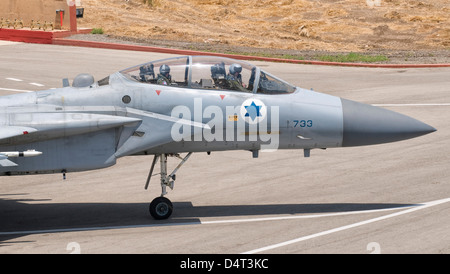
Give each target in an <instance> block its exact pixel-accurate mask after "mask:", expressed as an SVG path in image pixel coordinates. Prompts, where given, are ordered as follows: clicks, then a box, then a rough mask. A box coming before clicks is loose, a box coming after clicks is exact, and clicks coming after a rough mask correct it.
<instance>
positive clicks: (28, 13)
mask: <svg viewBox="0 0 450 274" xmlns="http://www.w3.org/2000/svg"><path fill="white" fill-rule="evenodd" d="M68 2H70V1H67V0H0V18H3V21H5V20H6V19H8V20H9V21H14V20H15V19H17V20H23V24H24V27H25V28H30V26H31V20H34V21H35V22H36V21H38V20H39V21H40V22H41V23H42V24H43V23H44V21H47V22H53V24H54V26H55V29H61V22H60V15H59V14H58V13H57V12H56V11H57V10H64V16H63V22H62V23H63V24H62V29H65V30H68V29H70V16H69V6H68Z"/></svg>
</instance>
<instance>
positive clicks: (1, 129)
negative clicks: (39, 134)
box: [0, 126, 37, 140]
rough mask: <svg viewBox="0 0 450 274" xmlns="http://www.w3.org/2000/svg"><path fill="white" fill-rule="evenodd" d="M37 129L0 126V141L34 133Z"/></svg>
mask: <svg viewBox="0 0 450 274" xmlns="http://www.w3.org/2000/svg"><path fill="white" fill-rule="evenodd" d="M36 131H37V129H35V128H32V127H22V126H0V140H1V139H7V138H11V137H16V136H21V135H24V134H28V133H33V132H36Z"/></svg>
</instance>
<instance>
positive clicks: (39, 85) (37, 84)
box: [30, 83, 44, 87]
mask: <svg viewBox="0 0 450 274" xmlns="http://www.w3.org/2000/svg"><path fill="white" fill-rule="evenodd" d="M30 85H33V86H37V87H43V86H44V85H43V84H39V83H30Z"/></svg>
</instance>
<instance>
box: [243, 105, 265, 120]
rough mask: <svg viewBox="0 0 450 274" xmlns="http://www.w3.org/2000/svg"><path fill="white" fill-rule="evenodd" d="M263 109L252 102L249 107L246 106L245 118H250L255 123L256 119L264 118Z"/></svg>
mask: <svg viewBox="0 0 450 274" xmlns="http://www.w3.org/2000/svg"><path fill="white" fill-rule="evenodd" d="M261 107H262V106H257V105H256V104H255V102H253V101H252V103H251V104H250V105H249V106H245V109H246V110H247V113H246V114H245V117H250V118H252V120H253V121H255V119H256V117H261V116H262V115H261V113H260V110H261Z"/></svg>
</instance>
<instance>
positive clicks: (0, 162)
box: [0, 158, 17, 167]
mask: <svg viewBox="0 0 450 274" xmlns="http://www.w3.org/2000/svg"><path fill="white" fill-rule="evenodd" d="M0 159H1V158H0ZM0 166H3V167H8V166H17V164H16V163H14V162H11V161H10V160H8V159H2V160H0Z"/></svg>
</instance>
